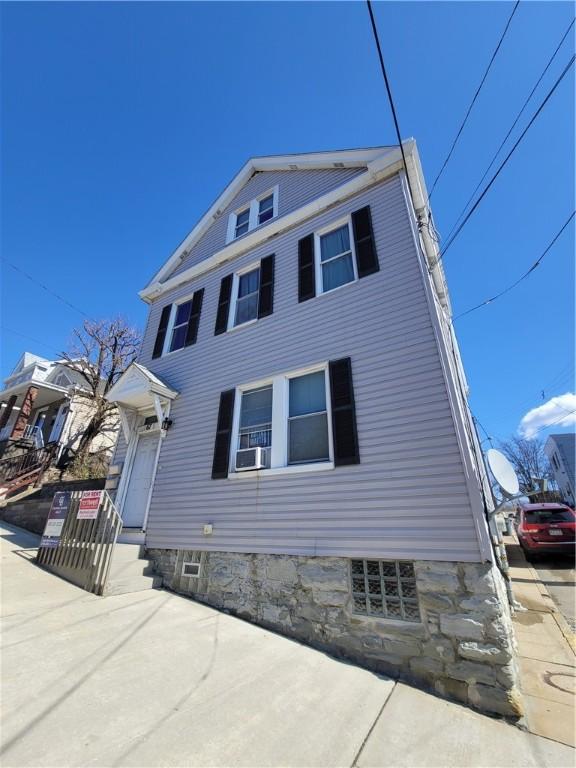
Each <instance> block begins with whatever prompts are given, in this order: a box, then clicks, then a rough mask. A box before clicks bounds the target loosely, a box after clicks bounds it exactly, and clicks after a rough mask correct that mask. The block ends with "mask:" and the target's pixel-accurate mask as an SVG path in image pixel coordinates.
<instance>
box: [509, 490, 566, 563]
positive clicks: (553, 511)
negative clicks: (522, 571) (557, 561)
mask: <svg viewBox="0 0 576 768" xmlns="http://www.w3.org/2000/svg"><path fill="white" fill-rule="evenodd" d="M516 523H517V528H516V533H517V534H518V541H519V542H520V545H521V547H522V549H523V550H524V554H525V555H526V557H527V559H528V560H531V559H532V558H533V557H535V556H537V555H540V554H542V555H551V554H554V553H555V554H559V555H574V534H575V533H576V515H575V514H574V510H573V509H570V507H567V506H565V505H564V504H525V505H524V506H522V507H520V508H519V511H518V517H517V519H516Z"/></svg>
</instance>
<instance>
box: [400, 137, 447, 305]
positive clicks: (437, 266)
mask: <svg viewBox="0 0 576 768" xmlns="http://www.w3.org/2000/svg"><path fill="white" fill-rule="evenodd" d="M403 146H404V154H405V156H406V165H407V172H408V179H409V181H410V188H411V189H412V193H413V195H414V206H415V208H416V210H415V211H414V213H415V216H416V220H417V221H418V222H420V223H421V224H422V226H420V228H419V229H420V237H421V239H422V244H423V246H424V252H425V253H426V260H427V262H428V269H429V270H430V275H431V277H432V280H433V281H434V287H435V288H436V293H437V295H438V298H439V299H440V302H441V304H442V306H443V307H444V309H445V310H446V311H447V312H448V314H449V315H451V314H452V308H451V306H450V298H449V296H448V287H447V284H446V277H445V275H444V269H443V267H442V263H441V262H438V257H439V255H440V249H439V247H438V243H437V242H436V241H435V240H433V239H432V237H431V236H430V232H429V230H428V226H427V225H426V223H427V220H428V211H429V210H430V206H429V201H428V191H427V189H426V182H425V181H424V173H423V172H422V165H421V163H420V155H419V154H418V147H417V146H416V142H415V141H414V139H408V140H407V141H405V142H403Z"/></svg>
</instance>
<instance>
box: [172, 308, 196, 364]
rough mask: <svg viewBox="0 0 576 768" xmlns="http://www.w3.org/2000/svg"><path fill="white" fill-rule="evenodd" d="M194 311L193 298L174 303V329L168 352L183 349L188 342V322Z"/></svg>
mask: <svg viewBox="0 0 576 768" xmlns="http://www.w3.org/2000/svg"><path fill="white" fill-rule="evenodd" d="M191 311H192V299H190V300H189V301H184V302H183V303H182V304H174V313H173V314H174V317H173V321H172V330H171V333H170V344H169V346H168V352H174V351H175V350H177V349H182V347H183V346H184V345H185V343H186V332H187V330H188V322H189V321H190V312H191Z"/></svg>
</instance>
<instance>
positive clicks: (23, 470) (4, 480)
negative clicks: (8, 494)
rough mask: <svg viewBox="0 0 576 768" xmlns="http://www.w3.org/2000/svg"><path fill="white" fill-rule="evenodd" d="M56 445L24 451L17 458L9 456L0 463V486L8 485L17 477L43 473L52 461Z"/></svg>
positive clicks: (50, 444)
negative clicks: (36, 472)
mask: <svg viewBox="0 0 576 768" xmlns="http://www.w3.org/2000/svg"><path fill="white" fill-rule="evenodd" d="M56 447H57V446H56V443H49V444H48V445H45V446H43V447H42V448H35V449H34V450H32V451H26V453H21V454H19V455H18V456H10V457H9V458H7V459H2V460H1V461H0V485H6V484H9V483H11V482H13V481H15V480H17V479H18V478H19V477H22V476H25V475H29V474H31V473H32V472H35V471H38V472H40V471H44V470H45V469H46V468H47V467H48V464H49V463H50V461H51V460H52V458H53V456H54V454H55V451H56Z"/></svg>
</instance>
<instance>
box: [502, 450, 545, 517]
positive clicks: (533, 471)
mask: <svg viewBox="0 0 576 768" xmlns="http://www.w3.org/2000/svg"><path fill="white" fill-rule="evenodd" d="M500 450H501V451H502V453H503V454H504V455H505V456H506V458H507V459H508V461H509V462H510V463H511V464H512V466H513V467H514V470H515V471H516V474H517V475H518V480H519V482H520V491H522V492H523V493H528V492H529V491H533V490H534V489H535V488H537V487H538V484H537V479H542V478H545V479H547V480H551V479H552V471H551V468H550V464H549V462H548V457H547V456H546V454H545V452H544V442H543V441H542V440H539V439H538V438H533V439H532V440H528V439H527V438H525V437H516V436H514V437H511V438H510V439H509V440H504V441H503V442H501V443H500ZM531 500H533V501H540V502H543V501H546V500H547V494H546V493H542V494H538V495H534V496H532V497H531Z"/></svg>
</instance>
